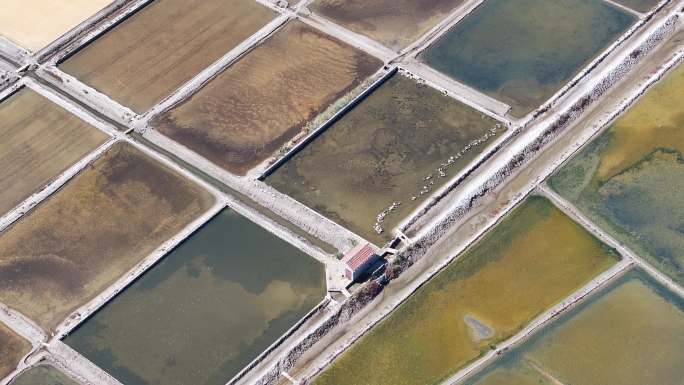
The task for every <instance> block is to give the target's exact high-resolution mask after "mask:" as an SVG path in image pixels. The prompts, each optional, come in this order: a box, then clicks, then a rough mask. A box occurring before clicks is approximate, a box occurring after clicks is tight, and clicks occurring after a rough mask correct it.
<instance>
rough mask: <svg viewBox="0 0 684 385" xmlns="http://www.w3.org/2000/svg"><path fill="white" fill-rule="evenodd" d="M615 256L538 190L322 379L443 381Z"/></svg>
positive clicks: (321, 383) (351, 383)
mask: <svg viewBox="0 0 684 385" xmlns="http://www.w3.org/2000/svg"><path fill="white" fill-rule="evenodd" d="M617 260H618V255H617V253H616V252H615V251H614V250H613V249H610V248H608V247H607V246H606V245H604V244H602V243H601V242H600V241H598V240H597V239H596V238H594V237H593V236H592V235H591V234H590V233H588V232H587V231H586V230H584V229H583V228H582V227H581V226H579V225H578V224H577V223H575V222H573V221H572V220H571V219H570V218H568V217H567V216H566V215H565V214H563V213H562V212H561V211H560V210H558V209H557V208H555V207H554V206H553V205H552V204H551V203H550V202H549V201H548V200H546V199H544V198H541V197H537V196H533V197H531V198H529V199H527V200H526V201H525V202H524V203H523V204H522V205H521V206H520V207H518V208H516V209H515V210H514V211H513V212H512V213H511V214H510V215H509V216H508V217H507V218H506V219H504V220H503V221H502V222H501V223H500V224H498V225H497V226H496V227H495V228H494V229H493V230H492V231H490V232H489V233H488V234H487V235H485V236H484V237H483V238H482V240H481V241H479V242H477V244H475V245H474V246H473V247H471V248H470V249H469V250H467V251H466V252H465V253H464V254H463V255H462V256H460V257H458V259H456V260H455V261H454V262H453V263H451V264H450V265H449V266H447V267H446V268H445V269H444V270H443V271H442V272H440V273H439V274H438V275H437V276H435V277H434V278H433V279H431V280H430V281H429V282H428V283H427V284H425V285H424V286H423V287H422V288H421V289H419V290H417V291H416V292H415V293H414V294H413V295H411V296H410V297H409V298H408V299H407V300H406V301H405V302H404V303H403V304H401V306H399V307H398V308H397V309H396V310H395V311H394V312H393V313H392V314H390V315H389V316H388V317H387V318H386V319H385V320H384V321H382V322H381V323H380V324H378V325H377V326H376V327H374V328H373V329H372V330H371V331H370V332H368V334H367V335H366V336H364V337H363V338H362V339H360V340H359V341H357V342H356V343H355V344H354V345H353V346H352V347H351V348H350V349H349V350H348V351H347V352H345V353H344V354H342V355H341V356H340V357H339V358H338V359H337V360H336V361H335V362H333V364H332V365H331V366H330V367H329V368H327V370H326V371H325V372H323V373H322V374H321V375H320V376H319V377H317V378H316V379H315V382H314V383H315V385H417V384H420V385H425V384H439V383H440V382H442V381H443V380H445V379H446V378H448V377H449V376H451V375H453V374H454V373H456V372H457V371H458V370H459V369H460V368H462V367H463V366H465V365H467V364H468V363H469V362H471V361H473V360H475V359H477V358H478V357H479V356H481V355H482V354H485V353H486V352H487V351H489V350H490V348H491V347H492V346H495V345H496V344H498V343H499V342H501V341H503V340H505V339H506V338H508V337H510V336H512V335H514V334H515V333H517V332H518V331H520V330H521V329H522V328H523V327H525V325H527V324H528V323H529V322H530V321H531V320H532V319H534V317H536V316H537V315H539V314H541V313H542V312H543V311H544V310H546V309H548V308H549V307H551V306H553V305H554V304H556V303H558V302H559V301H561V300H562V299H563V298H565V297H567V296H568V295H570V294H571V293H573V292H574V291H576V290H577V289H579V288H580V287H581V286H582V285H584V284H586V283H587V282H589V281H590V280H591V279H592V278H593V277H595V276H596V275H598V274H599V273H601V272H602V271H605V270H606V269H608V268H609V267H610V266H612V265H613V264H614V263H615V262H616V261H617Z"/></svg>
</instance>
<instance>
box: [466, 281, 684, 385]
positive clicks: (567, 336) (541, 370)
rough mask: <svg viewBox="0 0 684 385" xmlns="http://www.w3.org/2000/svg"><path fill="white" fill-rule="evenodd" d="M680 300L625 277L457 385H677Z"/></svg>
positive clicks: (682, 351)
mask: <svg viewBox="0 0 684 385" xmlns="http://www.w3.org/2000/svg"><path fill="white" fill-rule="evenodd" d="M682 362H684V300H682V299H681V298H680V297H677V296H676V295H674V294H672V293H671V292H669V291H667V290H666V289H665V288H663V287H662V286H661V285H660V284H658V283H656V282H654V281H653V279H652V278H650V277H648V276H647V275H646V274H645V273H643V272H641V271H639V270H633V271H630V272H629V273H627V274H626V275H625V276H623V277H621V278H620V279H618V280H617V281H616V282H614V283H613V284H611V285H610V286H609V287H608V288H606V289H605V290H602V292H601V293H599V294H598V295H596V296H594V297H592V298H590V299H589V300H588V301H586V302H585V303H583V304H582V305H580V306H578V307H577V308H575V309H573V310H571V311H570V312H568V313H566V314H565V315H563V316H561V317H560V318H559V319H557V320H555V321H554V322H553V323H552V324H551V325H549V326H548V327H547V328H546V329H544V330H542V331H541V332H539V333H538V334H536V335H534V336H533V337H532V338H531V339H530V340H528V341H526V342H525V343H523V344H522V345H521V346H520V347H518V348H516V349H514V350H512V351H511V352H510V353H508V354H506V355H505V356H503V357H502V358H501V359H500V360H498V361H495V362H494V364H493V365H491V366H490V367H488V368H487V369H485V370H484V371H483V372H482V373H480V374H477V375H476V376H474V377H473V378H471V379H469V380H467V381H466V382H465V384H464V385H534V384H548V385H559V384H563V385H569V384H572V385H596V384H600V385H646V384H649V385H650V384H653V385H655V384H657V385H678V384H681V383H682V378H684V365H682Z"/></svg>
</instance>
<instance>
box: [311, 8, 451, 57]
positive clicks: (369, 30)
mask: <svg viewBox="0 0 684 385" xmlns="http://www.w3.org/2000/svg"><path fill="white" fill-rule="evenodd" d="M462 3H463V0H436V1H435V0H374V1H365V0H317V1H315V2H313V4H312V5H311V6H310V8H311V10H312V11H314V12H316V13H318V14H320V15H322V16H325V17H326V18H328V19H330V20H332V21H334V22H336V23H338V24H340V25H342V26H344V27H346V28H348V29H350V30H352V31H354V32H356V33H359V34H362V35H366V36H368V37H370V38H371V39H375V40H377V41H379V42H380V43H382V44H384V45H386V46H387V47H389V48H391V49H393V50H396V51H399V50H401V49H402V48H404V47H406V46H407V45H409V44H411V43H412V42H413V41H415V40H416V39H418V38H419V37H420V36H421V35H423V34H424V33H426V32H427V31H429V30H430V28H432V27H434V26H435V25H437V24H438V23H439V22H440V21H441V20H442V19H444V18H445V17H446V16H448V15H449V13H451V11H453V10H454V9H455V8H456V7H458V6H459V5H461V4H462Z"/></svg>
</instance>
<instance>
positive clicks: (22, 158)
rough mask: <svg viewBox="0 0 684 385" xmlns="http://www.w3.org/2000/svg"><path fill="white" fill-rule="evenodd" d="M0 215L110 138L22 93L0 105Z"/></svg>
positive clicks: (31, 94)
mask: <svg viewBox="0 0 684 385" xmlns="http://www.w3.org/2000/svg"><path fill="white" fill-rule="evenodd" d="M0 138H2V140H0V215H2V214H4V213H6V212H7V211H9V210H10V209H11V208H13V207H14V206H16V205H18V204H19V203H21V201H23V200H24V199H26V198H28V197H29V196H30V195H31V194H32V193H33V192H35V191H36V190H38V189H40V188H41V187H42V186H44V185H46V184H47V183H48V182H50V181H51V180H52V179H54V178H55V177H57V176H58V175H59V174H61V173H62V172H64V171H65V170H66V169H67V168H69V166H71V165H72V164H74V163H76V162H77V161H78V160H79V159H81V158H82V157H84V156H85V155H86V154H87V153H88V152H90V151H92V150H94V149H95V148H96V147H97V146H99V145H100V144H102V143H103V142H104V141H105V140H106V139H107V138H108V136H107V135H106V134H105V133H103V132H102V131H100V130H97V129H95V128H94V127H91V126H89V125H88V124H86V123H85V122H83V121H82V120H80V119H79V118H77V117H76V116H74V115H72V114H70V113H68V112H67V111H66V110H63V109H62V108H61V107H59V106H57V105H56V104H53V103H52V102H50V101H49V100H47V99H45V98H44V97H42V96H41V95H39V94H37V93H35V92H33V91H31V90H29V89H22V90H20V91H18V92H17V93H15V94H14V95H12V96H11V97H9V98H8V99H6V100H5V101H3V102H2V103H0Z"/></svg>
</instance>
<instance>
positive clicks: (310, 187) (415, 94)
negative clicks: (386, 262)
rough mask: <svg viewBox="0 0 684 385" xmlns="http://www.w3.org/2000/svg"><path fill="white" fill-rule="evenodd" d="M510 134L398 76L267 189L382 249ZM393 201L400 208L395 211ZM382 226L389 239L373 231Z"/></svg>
mask: <svg viewBox="0 0 684 385" xmlns="http://www.w3.org/2000/svg"><path fill="white" fill-rule="evenodd" d="M505 130H506V127H505V126H504V125H503V124H502V123H500V122H498V121H497V120H495V119H493V118H491V117H489V116H487V115H484V114H483V113H481V112H479V111H477V110H475V109H473V108H471V107H468V106H466V105H465V104H462V103H459V102H458V101H456V100H454V99H453V98H451V97H448V96H445V95H444V94H442V93H440V92H439V91H437V90H436V89H434V88H432V87H430V86H427V85H425V84H421V83H418V82H416V81H415V80H413V79H410V78H408V77H406V76H403V75H401V74H395V75H393V76H392V77H391V78H389V79H388V80H386V81H385V83H383V84H382V85H381V86H380V87H379V88H378V89H376V90H374V91H373V93H372V94H370V95H369V96H368V97H367V98H366V99H364V100H363V101H362V102H361V103H360V104H359V105H357V106H356V107H354V108H353V109H352V110H351V111H349V112H347V113H346V114H345V115H344V116H343V117H342V118H341V119H340V120H338V121H337V122H335V123H334V124H332V125H331V126H330V127H329V128H328V129H327V130H326V131H325V132H324V133H323V134H321V136H319V137H318V138H316V139H315V140H314V141H313V142H312V143H309V144H308V145H307V146H306V147H305V148H304V149H302V150H301V151H300V152H298V153H297V154H296V155H295V156H293V157H292V159H290V160H288V161H287V162H286V163H285V164H284V165H283V166H282V167H280V168H279V169H278V170H276V171H275V172H274V173H273V174H272V175H271V176H269V177H268V178H267V179H266V183H268V184H270V185H271V186H273V187H275V188H276V189H278V190H280V191H282V192H284V193H286V194H288V195H290V196H292V197H293V198H295V199H297V200H298V201H300V202H302V203H304V204H306V205H308V206H309V207H311V208H313V209H314V210H316V211H318V212H320V213H321V214H323V215H325V216H326V217H328V218H330V219H332V220H334V221H336V222H338V223H340V224H341V225H343V226H345V227H347V228H349V229H350V230H352V231H354V232H355V233H357V234H359V235H361V236H362V237H364V238H366V239H368V240H369V241H371V242H375V243H377V244H378V245H382V244H384V243H385V242H387V241H389V240H391V239H392V238H393V234H392V232H391V230H392V229H393V228H394V227H396V226H397V225H398V224H399V223H400V222H401V221H402V220H403V219H405V218H406V217H407V216H408V215H409V214H410V213H411V212H412V211H413V210H414V209H416V208H417V207H418V206H419V205H420V204H421V203H422V202H424V201H425V199H426V198H427V197H428V196H430V195H431V194H432V193H433V192H434V191H436V190H437V189H439V188H440V187H442V186H444V185H445V184H446V183H447V181H448V180H449V179H450V178H452V177H453V176H454V175H456V174H457V173H458V172H459V171H461V170H463V169H464V168H465V167H466V166H467V165H468V164H469V163H470V162H471V161H472V160H473V159H474V158H475V157H477V155H478V154H480V153H481V152H482V151H483V150H484V149H486V148H487V146H489V145H490V143H491V142H493V141H494V140H495V139H496V138H497V135H500V134H502V133H503V132H504V131H505ZM394 202H397V203H400V205H397V206H395V207H394V208H392V209H389V208H390V207H392V204H393V203H394ZM385 210H387V211H385ZM383 212H385V217H384V218H383V219H382V221H378V214H381V213H383ZM376 223H377V224H378V225H380V226H381V227H382V229H383V230H384V232H382V233H378V232H377V230H376V229H374V225H375V224H376Z"/></svg>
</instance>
